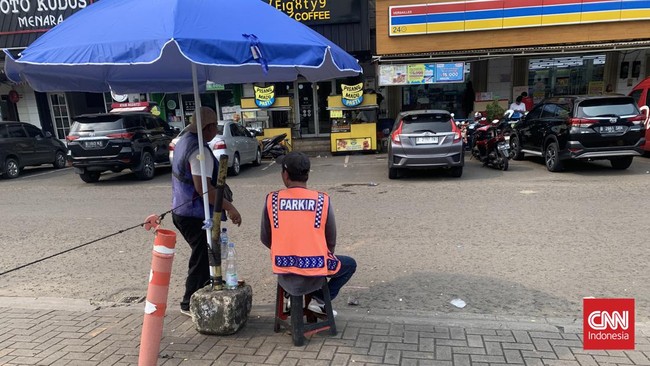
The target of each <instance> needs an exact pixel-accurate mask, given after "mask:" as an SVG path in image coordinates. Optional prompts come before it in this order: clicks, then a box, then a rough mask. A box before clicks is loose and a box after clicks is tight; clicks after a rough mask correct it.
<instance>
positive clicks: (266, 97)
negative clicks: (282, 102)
mask: <svg viewBox="0 0 650 366" xmlns="http://www.w3.org/2000/svg"><path fill="white" fill-rule="evenodd" d="M253 89H254V90H255V104H256V105H257V106H258V107H260V108H268V107H270V106H272V105H273V103H275V85H271V86H267V87H263V88H262V87H259V86H253Z"/></svg>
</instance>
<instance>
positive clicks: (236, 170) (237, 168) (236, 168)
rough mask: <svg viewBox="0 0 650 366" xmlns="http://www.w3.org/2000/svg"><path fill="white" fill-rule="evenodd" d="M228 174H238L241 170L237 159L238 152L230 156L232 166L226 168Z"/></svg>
mask: <svg viewBox="0 0 650 366" xmlns="http://www.w3.org/2000/svg"><path fill="white" fill-rule="evenodd" d="M228 171H229V172H230V175H232V176H236V175H239V172H240V171H241V163H240V161H239V153H235V156H234V157H233V158H232V166H231V167H230V168H228Z"/></svg>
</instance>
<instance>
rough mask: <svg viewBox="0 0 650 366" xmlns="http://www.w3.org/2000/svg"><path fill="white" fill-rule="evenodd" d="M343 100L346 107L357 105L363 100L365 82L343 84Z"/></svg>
mask: <svg viewBox="0 0 650 366" xmlns="http://www.w3.org/2000/svg"><path fill="white" fill-rule="evenodd" d="M341 92H342V93H341V94H342V95H341V102H343V105H344V106H346V107H356V106H358V105H359V104H361V102H363V83H359V84H355V85H345V84H341Z"/></svg>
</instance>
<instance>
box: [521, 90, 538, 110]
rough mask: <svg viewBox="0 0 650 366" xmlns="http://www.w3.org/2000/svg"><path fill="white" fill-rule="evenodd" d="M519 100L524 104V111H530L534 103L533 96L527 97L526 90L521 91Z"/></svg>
mask: <svg viewBox="0 0 650 366" xmlns="http://www.w3.org/2000/svg"><path fill="white" fill-rule="evenodd" d="M521 101H522V102H523V103H524V105H525V106H526V111H528V112H530V111H531V110H532V109H533V106H534V105H535V103H534V102H533V98H531V97H529V96H528V93H527V92H521Z"/></svg>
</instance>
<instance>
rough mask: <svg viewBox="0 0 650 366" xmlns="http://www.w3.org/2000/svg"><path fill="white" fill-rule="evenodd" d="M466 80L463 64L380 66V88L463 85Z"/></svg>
mask: <svg viewBox="0 0 650 366" xmlns="http://www.w3.org/2000/svg"><path fill="white" fill-rule="evenodd" d="M464 80H465V64H464V63H463V62H456V63H435V64H401V65H379V85H380V86H390V85H420V84H436V83H462V82H463V81H464Z"/></svg>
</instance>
